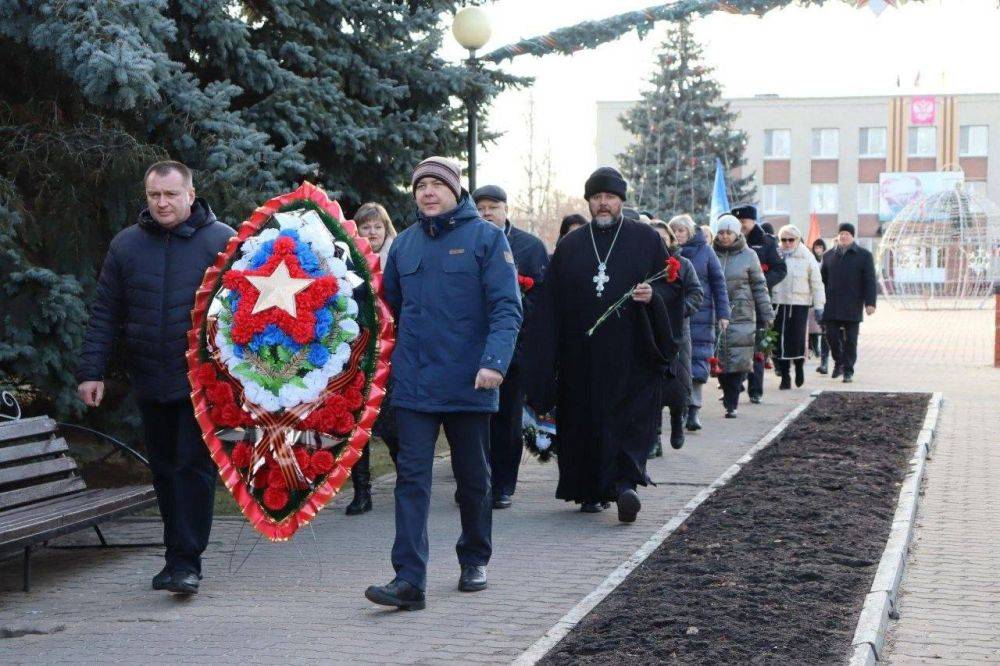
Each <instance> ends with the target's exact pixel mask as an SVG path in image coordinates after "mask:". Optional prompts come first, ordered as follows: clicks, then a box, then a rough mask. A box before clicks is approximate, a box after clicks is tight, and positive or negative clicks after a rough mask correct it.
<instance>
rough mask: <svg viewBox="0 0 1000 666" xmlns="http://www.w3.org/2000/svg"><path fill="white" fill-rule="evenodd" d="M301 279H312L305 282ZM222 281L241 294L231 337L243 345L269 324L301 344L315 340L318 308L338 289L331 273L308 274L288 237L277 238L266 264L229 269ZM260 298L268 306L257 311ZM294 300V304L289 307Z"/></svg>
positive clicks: (293, 243)
mask: <svg viewBox="0 0 1000 666" xmlns="http://www.w3.org/2000/svg"><path fill="white" fill-rule="evenodd" d="M248 278H257V279H255V280H252V281H251V280H250V279H248ZM261 278H263V279H261ZM302 280H308V281H309V282H308V284H304V283H303V282H302ZM222 283H223V285H224V286H225V287H226V288H227V289H232V290H233V291H235V292H237V293H238V294H239V295H240V301H239V305H238V306H237V308H236V312H235V313H234V315H233V326H232V336H233V342H234V343H236V344H241V345H245V344H247V343H248V342H250V339H251V338H253V336H254V334H255V333H260V332H262V331H263V330H264V329H265V328H267V326H268V325H269V324H276V325H277V326H278V327H279V328H280V329H281V330H283V331H284V332H285V333H287V334H288V335H290V336H291V338H292V339H293V340H295V342H297V343H299V344H303V345H304V344H308V343H309V342H312V341H313V337H314V335H313V334H314V329H315V326H316V310H317V309H319V308H321V307H323V305H324V304H325V303H326V302H327V300H328V299H329V298H330V297H331V296H333V295H335V294H336V293H337V288H338V287H337V279H336V278H335V277H333V276H332V275H324V276H323V277H318V278H311V277H309V274H308V273H306V272H305V271H304V270H303V269H302V266H301V264H299V258H298V257H297V256H296V254H295V241H294V240H293V239H292V238H289V237H288V236H280V237H278V239H277V240H275V242H274V251H273V253H272V254H271V257H270V258H269V259H268V260H267V261H266V262H265V263H264V265H263V266H261V267H260V268H257V269H254V270H249V271H237V270H230V271H227V272H226V274H225V276H224V277H223V279H222ZM255 283H256V284H255ZM258 287H260V288H258ZM281 292H284V293H281ZM262 293H263V296H262ZM260 298H265V299H266V300H265V301H263V302H262V305H264V306H265V307H264V308H263V309H261V310H260V311H259V312H255V310H256V309H257V308H256V306H257V301H258V299H260ZM292 299H294V300H292ZM291 303H294V306H292V307H286V306H289V305H291ZM272 304H273V305H272ZM292 312H294V313H295V314H294V316H293V315H292V314H291V313H292Z"/></svg>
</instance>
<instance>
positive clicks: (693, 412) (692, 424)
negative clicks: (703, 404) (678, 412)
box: [687, 405, 701, 432]
mask: <svg viewBox="0 0 1000 666" xmlns="http://www.w3.org/2000/svg"><path fill="white" fill-rule="evenodd" d="M698 411H699V409H698V407H695V406H694V405H691V406H690V407H688V421H687V429H688V430H690V431H691V432H694V431H696V430H701V419H700V418H698Z"/></svg>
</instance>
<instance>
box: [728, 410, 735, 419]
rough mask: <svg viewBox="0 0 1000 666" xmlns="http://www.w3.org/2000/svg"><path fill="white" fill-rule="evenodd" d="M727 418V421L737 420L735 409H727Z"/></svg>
mask: <svg viewBox="0 0 1000 666" xmlns="http://www.w3.org/2000/svg"><path fill="white" fill-rule="evenodd" d="M726 418H727V419H735V418H736V410H735V409H727V410H726Z"/></svg>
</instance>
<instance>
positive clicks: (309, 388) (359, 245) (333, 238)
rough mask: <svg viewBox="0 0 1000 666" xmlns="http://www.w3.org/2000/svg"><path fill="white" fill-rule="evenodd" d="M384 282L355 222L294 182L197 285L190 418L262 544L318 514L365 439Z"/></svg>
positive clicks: (386, 329)
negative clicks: (193, 418)
mask: <svg viewBox="0 0 1000 666" xmlns="http://www.w3.org/2000/svg"><path fill="white" fill-rule="evenodd" d="M381 283H382V276H381V271H380V270H379V260H378V255H377V254H375V253H374V252H372V250H371V248H370V247H369V245H368V242H367V240H365V239H363V238H361V237H359V236H358V235H357V230H356V227H355V225H354V222H352V221H350V220H346V219H344V217H343V214H342V213H341V210H340V206H339V205H338V204H337V202H336V201H332V200H330V199H329V198H327V196H326V194H325V193H324V192H323V191H322V190H320V189H319V188H317V187H315V186H313V185H312V184H310V183H304V184H303V185H302V186H301V187H299V188H298V189H297V190H295V191H294V192H291V193H288V194H284V195H281V196H279V197H275V198H273V199H271V200H270V201H268V202H267V203H265V204H264V205H263V206H262V207H260V208H257V209H256V210H255V211H254V213H253V215H252V216H251V217H250V219H249V220H247V221H246V222H244V223H243V225H242V226H241V227H240V229H239V233H238V235H237V236H236V237H234V238H232V239H231V240H230V242H229V244H228V246H227V247H226V250H225V251H224V252H222V253H220V254H219V257H218V259H217V260H216V262H215V264H214V265H213V266H211V267H209V269H208V270H207V271H206V273H205V278H204V280H203V282H202V284H201V287H200V288H199V289H198V292H197V294H196V297H195V308H194V311H193V312H192V320H193V328H192V329H191V331H190V332H189V334H188V343H189V344H188V352H187V360H188V377H189V379H190V382H191V388H192V391H191V397H192V400H193V401H194V406H195V416H196V417H197V419H198V422H199V424H200V426H201V429H202V436H203V438H204V440H205V443H206V445H207V446H208V449H209V451H210V452H211V454H212V458H213V460H214V461H215V463H216V464H217V465H218V468H219V475H220V476H221V477H222V480H223V482H224V483H225V485H226V488H228V489H229V491H230V492H231V493H232V495H233V497H234V498H235V499H236V503H237V504H238V505H239V507H240V509H241V511H243V513H244V515H245V516H246V517H247V518H248V519H249V520H250V522H251V523H252V524H253V526H254V527H255V528H256V529H257V530H258V531H260V532H261V533H262V534H263V535H265V536H267V537H268V538H270V539H272V540H284V539H288V538H289V537H291V535H292V534H294V533H295V531H296V530H297V529H298V528H299V527H301V526H302V525H305V524H306V523H308V522H309V521H310V520H312V518H314V517H315V515H316V513H317V512H318V511H319V510H320V509H322V508H323V506H325V505H326V504H327V502H329V500H330V499H331V498H332V497H333V496H334V494H336V493H337V491H338V490H339V489H340V487H341V485H342V484H343V483H344V481H345V480H346V479H347V477H348V475H349V473H350V468H351V467H352V466H353V465H354V463H355V461H357V459H358V458H359V457H360V456H361V452H362V450H363V448H364V446H365V445H366V444H367V442H368V439H369V437H370V435H371V427H372V425H373V424H374V422H375V419H376V417H377V416H378V413H379V408H380V406H381V402H382V398H383V396H384V395H385V382H386V380H387V378H388V374H389V363H388V355H389V353H390V352H391V350H392V347H393V337H392V330H393V329H392V317H391V315H390V314H389V309H388V307H387V306H386V305H385V303H384V302H383V301H382V298H381ZM234 440H236V443H235V444H232V445H230V444H228V443H227V442H232V441H234Z"/></svg>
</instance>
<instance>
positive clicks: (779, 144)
mask: <svg viewBox="0 0 1000 666" xmlns="http://www.w3.org/2000/svg"><path fill="white" fill-rule="evenodd" d="M791 156H792V130H786V129H769V130H764V158H765V159H779V160H787V159H788V158H789V157H791Z"/></svg>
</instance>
